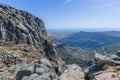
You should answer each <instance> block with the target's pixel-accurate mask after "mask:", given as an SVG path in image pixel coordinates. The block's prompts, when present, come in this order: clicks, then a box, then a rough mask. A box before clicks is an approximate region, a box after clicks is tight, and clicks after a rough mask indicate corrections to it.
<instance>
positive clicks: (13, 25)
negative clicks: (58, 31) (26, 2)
mask: <svg viewBox="0 0 120 80" xmlns="http://www.w3.org/2000/svg"><path fill="white" fill-rule="evenodd" d="M64 69H65V63H64V62H63V61H62V60H61V58H60V57H59V55H58V54H57V51H56V46H55V43H54V42H53V41H52V40H51V38H50V37H49V36H48V35H47V32H46V28H45V24H44V22H43V21H42V20H41V19H39V18H38V17H35V16H33V15H32V14H30V13H28V12H26V11H22V10H18V9H15V8H13V7H10V6H9V5H5V4H0V80H1V79H2V80H8V79H12V80H22V78H24V77H25V76H28V77H29V76H30V75H32V74H33V73H34V74H37V75H39V76H40V75H43V76H42V77H44V76H45V77H47V78H49V80H53V78H57V77H58V76H59V75H60V74H61V73H62V72H63V71H64ZM47 74H48V76H47ZM24 79H25V78H24ZM25 80H26V79H25ZM38 80H41V79H38ZM46 80H48V79H46Z"/></svg>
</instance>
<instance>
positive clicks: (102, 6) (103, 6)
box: [90, 1, 120, 9]
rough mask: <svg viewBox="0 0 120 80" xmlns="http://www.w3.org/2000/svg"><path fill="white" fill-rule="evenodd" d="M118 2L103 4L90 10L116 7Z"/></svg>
mask: <svg viewBox="0 0 120 80" xmlns="http://www.w3.org/2000/svg"><path fill="white" fill-rule="evenodd" d="M119 4H120V2H119V1H116V2H108V3H104V4H101V5H97V6H94V7H92V8H90V9H99V8H105V7H112V6H116V5H119Z"/></svg>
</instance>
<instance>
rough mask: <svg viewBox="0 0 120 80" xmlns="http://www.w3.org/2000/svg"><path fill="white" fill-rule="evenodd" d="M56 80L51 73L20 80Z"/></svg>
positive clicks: (33, 75)
mask: <svg viewBox="0 0 120 80" xmlns="http://www.w3.org/2000/svg"><path fill="white" fill-rule="evenodd" d="M57 79H58V78H57V77H56V76H54V74H52V73H44V74H42V75H38V74H32V75H30V76H29V77H23V79H22V80H57Z"/></svg>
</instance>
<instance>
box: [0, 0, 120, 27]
mask: <svg viewBox="0 0 120 80" xmlns="http://www.w3.org/2000/svg"><path fill="white" fill-rule="evenodd" d="M0 2H1V3H5V4H9V5H11V6H13V7H16V8H18V9H22V10H25V11H28V12H30V13H32V14H33V15H35V16H38V17H40V18H41V19H43V20H44V22H45V24H46V27H47V28H48V29H52V28H54V29H59V28H60V29H64V28H120V0H0Z"/></svg>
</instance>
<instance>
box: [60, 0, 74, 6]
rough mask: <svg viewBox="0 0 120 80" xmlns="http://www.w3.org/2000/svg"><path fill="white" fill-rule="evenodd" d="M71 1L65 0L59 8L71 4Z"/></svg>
mask: <svg viewBox="0 0 120 80" xmlns="http://www.w3.org/2000/svg"><path fill="white" fill-rule="evenodd" d="M72 1H73V0H65V1H64V2H63V3H62V4H61V5H59V7H64V6H66V5H68V4H69V3H71V2H72Z"/></svg>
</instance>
